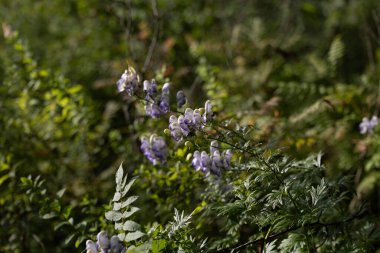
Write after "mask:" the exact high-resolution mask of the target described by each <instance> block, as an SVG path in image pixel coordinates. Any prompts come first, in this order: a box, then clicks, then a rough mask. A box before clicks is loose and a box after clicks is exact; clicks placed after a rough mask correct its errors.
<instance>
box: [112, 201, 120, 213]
mask: <svg viewBox="0 0 380 253" xmlns="http://www.w3.org/2000/svg"><path fill="white" fill-rule="evenodd" d="M120 208H121V203H119V202H116V203H114V204H113V208H112V210H114V211H119V210H120Z"/></svg>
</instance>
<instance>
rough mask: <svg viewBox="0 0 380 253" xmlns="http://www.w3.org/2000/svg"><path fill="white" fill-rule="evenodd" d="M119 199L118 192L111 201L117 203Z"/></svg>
mask: <svg viewBox="0 0 380 253" xmlns="http://www.w3.org/2000/svg"><path fill="white" fill-rule="evenodd" d="M120 198H121V194H120V192H115V195H114V196H113V199H112V201H119V200H120Z"/></svg>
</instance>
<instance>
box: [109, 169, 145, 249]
mask: <svg viewBox="0 0 380 253" xmlns="http://www.w3.org/2000/svg"><path fill="white" fill-rule="evenodd" d="M123 174H124V170H123V167H122V165H120V167H119V169H118V170H117V172H116V192H115V195H114V197H113V199H112V202H113V203H112V206H113V207H112V210H111V211H108V212H106V214H105V215H106V219H107V220H109V221H113V222H115V230H117V231H120V230H121V231H123V233H120V234H118V236H119V238H120V240H122V241H125V242H130V241H134V240H137V239H139V238H141V237H143V236H144V235H145V234H144V233H143V232H141V231H140V225H139V224H138V223H136V222H134V221H132V220H130V216H132V215H133V214H134V213H135V212H137V211H139V208H138V207H134V206H131V204H132V203H134V202H135V201H136V200H137V199H138V196H129V197H127V196H126V195H127V193H128V191H129V190H130V188H131V187H132V185H133V183H134V182H135V180H136V179H135V178H134V179H131V180H130V181H129V182H128V183H127V179H128V177H127V175H125V176H124V175H123Z"/></svg>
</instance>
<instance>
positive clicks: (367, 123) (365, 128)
mask: <svg viewBox="0 0 380 253" xmlns="http://www.w3.org/2000/svg"><path fill="white" fill-rule="evenodd" d="M377 124H378V118H377V117H376V116H372V118H371V120H368V118H367V117H364V118H363V120H362V122H361V123H360V124H359V130H360V133H361V134H366V133H368V134H370V133H372V132H373V129H374V128H375V127H376V126H377Z"/></svg>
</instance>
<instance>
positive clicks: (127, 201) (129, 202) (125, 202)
mask: <svg viewBox="0 0 380 253" xmlns="http://www.w3.org/2000/svg"><path fill="white" fill-rule="evenodd" d="M138 198H139V196H131V197H129V198H127V200H126V201H124V202H123V203H122V204H121V207H122V208H124V207H127V206H129V205H130V204H132V203H133V202H135V201H136V200H137V199H138Z"/></svg>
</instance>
